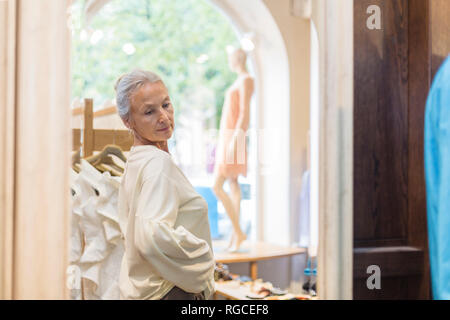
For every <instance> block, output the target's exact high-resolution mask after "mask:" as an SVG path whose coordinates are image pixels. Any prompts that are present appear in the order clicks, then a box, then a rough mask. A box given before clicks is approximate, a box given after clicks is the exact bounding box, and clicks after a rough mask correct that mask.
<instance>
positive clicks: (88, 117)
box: [83, 99, 94, 158]
mask: <svg viewBox="0 0 450 320" xmlns="http://www.w3.org/2000/svg"><path fill="white" fill-rule="evenodd" d="M93 106H94V101H93V100H92V99H84V129H83V157H84V158H85V157H89V156H91V155H92V154H93V153H94V107H93Z"/></svg>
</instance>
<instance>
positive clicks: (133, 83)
mask: <svg viewBox="0 0 450 320" xmlns="http://www.w3.org/2000/svg"><path fill="white" fill-rule="evenodd" d="M158 81H161V82H162V80H161V78H160V77H159V76H158V75H157V74H156V73H153V72H151V71H144V70H134V71H131V72H129V73H126V74H124V75H122V76H121V77H120V78H119V79H118V80H117V82H116V85H115V87H114V89H115V90H116V104H117V111H118V113H119V116H120V117H121V118H122V119H124V120H127V119H128V117H129V115H130V107H131V95H132V94H133V93H134V92H135V91H136V90H138V89H139V88H140V87H142V86H143V85H144V84H145V83H154V82H158Z"/></svg>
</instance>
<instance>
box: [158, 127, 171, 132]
mask: <svg viewBox="0 0 450 320" xmlns="http://www.w3.org/2000/svg"><path fill="white" fill-rule="evenodd" d="M167 130H169V127H167V128H164V129H159V130H158V131H167Z"/></svg>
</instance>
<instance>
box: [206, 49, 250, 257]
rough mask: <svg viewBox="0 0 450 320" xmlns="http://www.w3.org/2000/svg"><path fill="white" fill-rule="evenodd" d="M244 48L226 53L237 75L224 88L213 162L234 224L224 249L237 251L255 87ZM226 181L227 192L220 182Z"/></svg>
mask: <svg viewBox="0 0 450 320" xmlns="http://www.w3.org/2000/svg"><path fill="white" fill-rule="evenodd" d="M246 60H247V56H246V53H245V51H244V50H242V49H235V50H234V51H232V52H231V53H229V55H228V62H229V67H230V69H231V70H232V71H233V72H235V73H236V74H237V75H238V77H237V79H236V81H235V82H234V83H233V85H232V86H231V87H230V88H229V89H228V90H227V93H226V96H225V102H224V106H223V110H222V118H221V121H220V129H219V143H218V146H217V156H216V162H215V166H214V187H213V191H214V193H215V194H216V196H217V198H218V199H219V200H220V201H221V202H222V204H223V206H224V208H225V211H226V213H227V215H228V217H229V218H230V220H231V223H232V226H233V232H232V236H231V238H230V241H229V243H228V246H227V248H226V249H227V250H228V251H231V252H236V251H238V250H239V247H240V245H241V244H242V242H243V241H244V240H245V239H246V238H247V236H246V235H245V233H244V232H242V230H241V227H240V225H239V214H240V205H241V190H240V186H239V183H238V177H239V175H243V176H244V177H246V176H247V150H246V145H245V137H246V131H247V130H248V126H249V121H250V100H251V97H252V94H253V91H254V80H253V78H252V77H251V76H250V75H249V73H248V71H247V68H246ZM225 181H228V183H229V186H230V194H229V195H228V194H227V193H226V192H225V191H224V189H223V185H224V183H225Z"/></svg>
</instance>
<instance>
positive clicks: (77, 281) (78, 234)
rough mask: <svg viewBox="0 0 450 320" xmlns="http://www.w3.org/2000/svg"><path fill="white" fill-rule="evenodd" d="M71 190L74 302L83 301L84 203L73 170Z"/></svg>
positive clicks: (70, 255) (70, 264) (71, 260)
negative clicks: (82, 228) (81, 262)
mask: <svg viewBox="0 0 450 320" xmlns="http://www.w3.org/2000/svg"><path fill="white" fill-rule="evenodd" d="M70 178H71V179H70V189H71V192H72V212H71V215H70V251H69V268H68V271H70V272H71V274H70V275H69V276H70V279H68V280H70V281H72V283H71V284H70V285H71V288H70V289H72V290H71V291H70V294H71V298H72V299H73V300H81V298H82V296H81V290H80V289H81V270H80V267H79V260H80V257H81V255H82V249H83V243H82V241H83V240H82V239H83V232H82V231H81V226H80V218H81V217H80V213H81V203H82V192H81V189H80V188H79V186H78V173H76V172H75V171H74V170H73V169H71V172H70Z"/></svg>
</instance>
